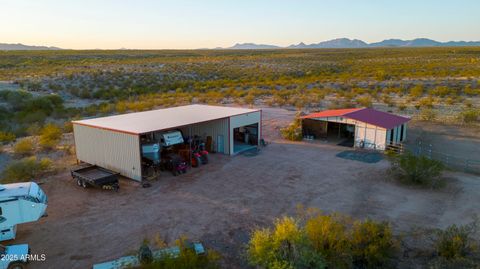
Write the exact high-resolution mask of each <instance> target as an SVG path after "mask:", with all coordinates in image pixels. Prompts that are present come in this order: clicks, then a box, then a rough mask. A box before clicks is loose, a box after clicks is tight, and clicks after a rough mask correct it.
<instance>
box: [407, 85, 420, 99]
mask: <svg viewBox="0 0 480 269" xmlns="http://www.w3.org/2000/svg"><path fill="white" fill-rule="evenodd" d="M409 95H410V96H411V97H413V98H418V97H420V96H422V95H423V86H422V85H415V86H414V87H412V88H411V89H410V93H409Z"/></svg>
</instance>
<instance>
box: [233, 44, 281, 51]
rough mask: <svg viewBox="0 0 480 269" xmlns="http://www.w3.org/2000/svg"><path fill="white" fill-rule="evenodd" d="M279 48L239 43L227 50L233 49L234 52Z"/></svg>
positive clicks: (276, 47) (277, 47)
mask: <svg viewBox="0 0 480 269" xmlns="http://www.w3.org/2000/svg"><path fill="white" fill-rule="evenodd" d="M280 48H281V47H279V46H274V45H263V44H254V43H237V44H235V45H233V46H232V47H229V48H225V49H232V50H252V49H256V50H258V49H280Z"/></svg>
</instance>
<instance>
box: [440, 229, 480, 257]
mask: <svg viewBox="0 0 480 269" xmlns="http://www.w3.org/2000/svg"><path fill="white" fill-rule="evenodd" d="M477 228H478V227H477V223H476V222H474V223H471V224H468V225H461V226H457V225H455V224H454V225H451V226H449V227H447V228H446V229H445V230H438V231H437V233H436V239H435V250H436V252H437V254H438V256H440V257H443V258H445V259H448V260H451V259H461V258H466V257H467V256H468V255H469V254H471V253H473V252H475V251H477V250H478V247H479V246H478V242H477V241H476V240H475V237H476V232H477Z"/></svg>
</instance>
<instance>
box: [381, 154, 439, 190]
mask: <svg viewBox="0 0 480 269" xmlns="http://www.w3.org/2000/svg"><path fill="white" fill-rule="evenodd" d="M390 160H391V164H392V169H391V171H392V172H393V175H394V176H395V177H396V178H397V179H398V180H400V182H403V183H406V184H413V185H423V186H430V187H439V186H440V184H441V183H442V179H441V177H440V175H441V174H442V172H443V170H444V169H445V167H444V165H443V164H442V162H440V161H437V160H432V159H429V158H427V157H425V156H415V155H413V154H412V153H410V152H406V153H404V154H393V155H391V157H390Z"/></svg>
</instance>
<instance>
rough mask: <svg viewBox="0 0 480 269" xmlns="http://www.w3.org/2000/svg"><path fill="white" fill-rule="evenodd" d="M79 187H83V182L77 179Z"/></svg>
mask: <svg viewBox="0 0 480 269" xmlns="http://www.w3.org/2000/svg"><path fill="white" fill-rule="evenodd" d="M77 186H79V187H81V186H82V180H81V179H79V178H77Z"/></svg>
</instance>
